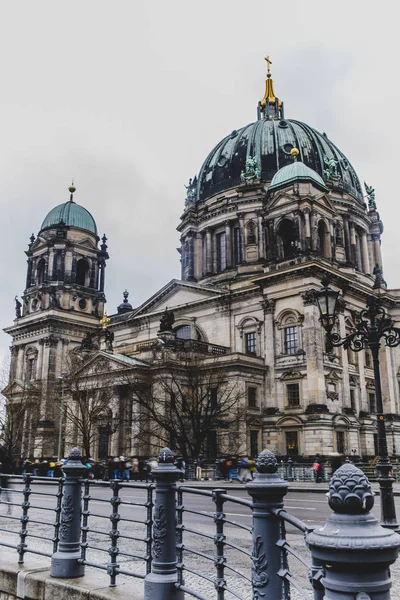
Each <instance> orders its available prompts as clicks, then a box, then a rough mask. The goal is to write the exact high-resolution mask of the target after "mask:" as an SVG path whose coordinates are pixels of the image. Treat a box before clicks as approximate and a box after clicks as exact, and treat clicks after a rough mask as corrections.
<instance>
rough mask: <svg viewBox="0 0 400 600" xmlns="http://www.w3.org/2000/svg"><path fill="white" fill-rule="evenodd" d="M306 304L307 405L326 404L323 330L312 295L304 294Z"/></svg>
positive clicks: (304, 324) (304, 337) (304, 342)
mask: <svg viewBox="0 0 400 600" xmlns="http://www.w3.org/2000/svg"><path fill="white" fill-rule="evenodd" d="M302 298H303V303H304V322H303V349H304V350H305V353H306V360H307V404H325V403H326V386H325V377H324V364H323V347H322V340H323V328H322V326H321V323H320V322H319V310H318V307H317V306H316V301H315V298H314V296H313V295H312V294H307V293H305V294H302ZM299 333H300V332H299Z"/></svg>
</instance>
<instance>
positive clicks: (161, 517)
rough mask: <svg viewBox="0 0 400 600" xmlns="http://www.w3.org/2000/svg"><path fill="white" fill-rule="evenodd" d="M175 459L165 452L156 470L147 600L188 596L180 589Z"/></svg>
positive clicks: (163, 451) (154, 472)
mask: <svg viewBox="0 0 400 600" xmlns="http://www.w3.org/2000/svg"><path fill="white" fill-rule="evenodd" d="M173 463H174V455H173V454H172V452H171V450H170V449H169V448H164V449H163V450H161V452H160V455H159V457H158V466H157V467H156V468H155V469H153V470H152V472H151V474H152V475H153V477H154V479H155V482H156V496H155V509H154V517H153V561H152V564H151V573H149V574H148V575H146V577H145V581H144V597H145V600H183V598H184V593H183V591H181V590H179V589H178V587H177V585H176V584H177V583H178V569H177V553H176V531H175V529H176V501H175V492H176V482H177V481H178V479H180V477H181V472H180V470H179V469H177V468H176V467H175V466H174V464H173Z"/></svg>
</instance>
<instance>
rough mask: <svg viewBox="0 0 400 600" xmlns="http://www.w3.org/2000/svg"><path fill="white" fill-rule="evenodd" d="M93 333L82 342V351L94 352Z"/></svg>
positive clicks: (87, 335)
mask: <svg viewBox="0 0 400 600" xmlns="http://www.w3.org/2000/svg"><path fill="white" fill-rule="evenodd" d="M93 335H94V334H93V333H90V332H88V333H87V334H86V335H85V337H84V338H83V340H82V341H81V350H94V349H95V348H94V343H93Z"/></svg>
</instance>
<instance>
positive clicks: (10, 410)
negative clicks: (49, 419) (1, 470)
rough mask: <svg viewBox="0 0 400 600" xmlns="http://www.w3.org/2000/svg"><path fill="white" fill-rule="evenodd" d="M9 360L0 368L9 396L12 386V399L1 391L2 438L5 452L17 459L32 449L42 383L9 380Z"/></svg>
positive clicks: (1, 380)
mask: <svg viewBox="0 0 400 600" xmlns="http://www.w3.org/2000/svg"><path fill="white" fill-rule="evenodd" d="M9 373H10V361H9V358H7V359H6V360H5V361H4V363H3V365H2V367H1V369H0V385H1V391H2V392H4V393H5V394H7V395H8V392H10V391H11V390H10V387H11V386H13V391H12V398H10V399H9V398H7V397H6V396H5V395H3V393H1V397H0V401H1V407H0V440H1V444H2V447H3V453H4V454H5V455H6V456H7V458H8V460H9V461H10V462H11V461H14V460H15V458H16V457H21V456H22V455H23V454H26V453H28V452H30V451H32V450H33V447H34V438H33V433H32V432H33V430H34V429H35V428H36V422H37V418H38V405H39V399H40V395H41V386H40V382H32V381H18V380H13V381H12V382H9Z"/></svg>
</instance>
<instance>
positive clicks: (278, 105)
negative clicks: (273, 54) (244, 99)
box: [258, 55, 283, 120]
mask: <svg viewBox="0 0 400 600" xmlns="http://www.w3.org/2000/svg"><path fill="white" fill-rule="evenodd" d="M264 60H265V61H266V63H267V79H266V81H265V94H264V97H263V99H262V100H261V102H259V103H258V119H259V120H260V119H269V120H271V119H283V102H282V100H279V98H277V97H276V96H275V93H274V82H273V81H272V78H271V65H272V60H271V59H270V57H269V55H268V56H265V57H264Z"/></svg>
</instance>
